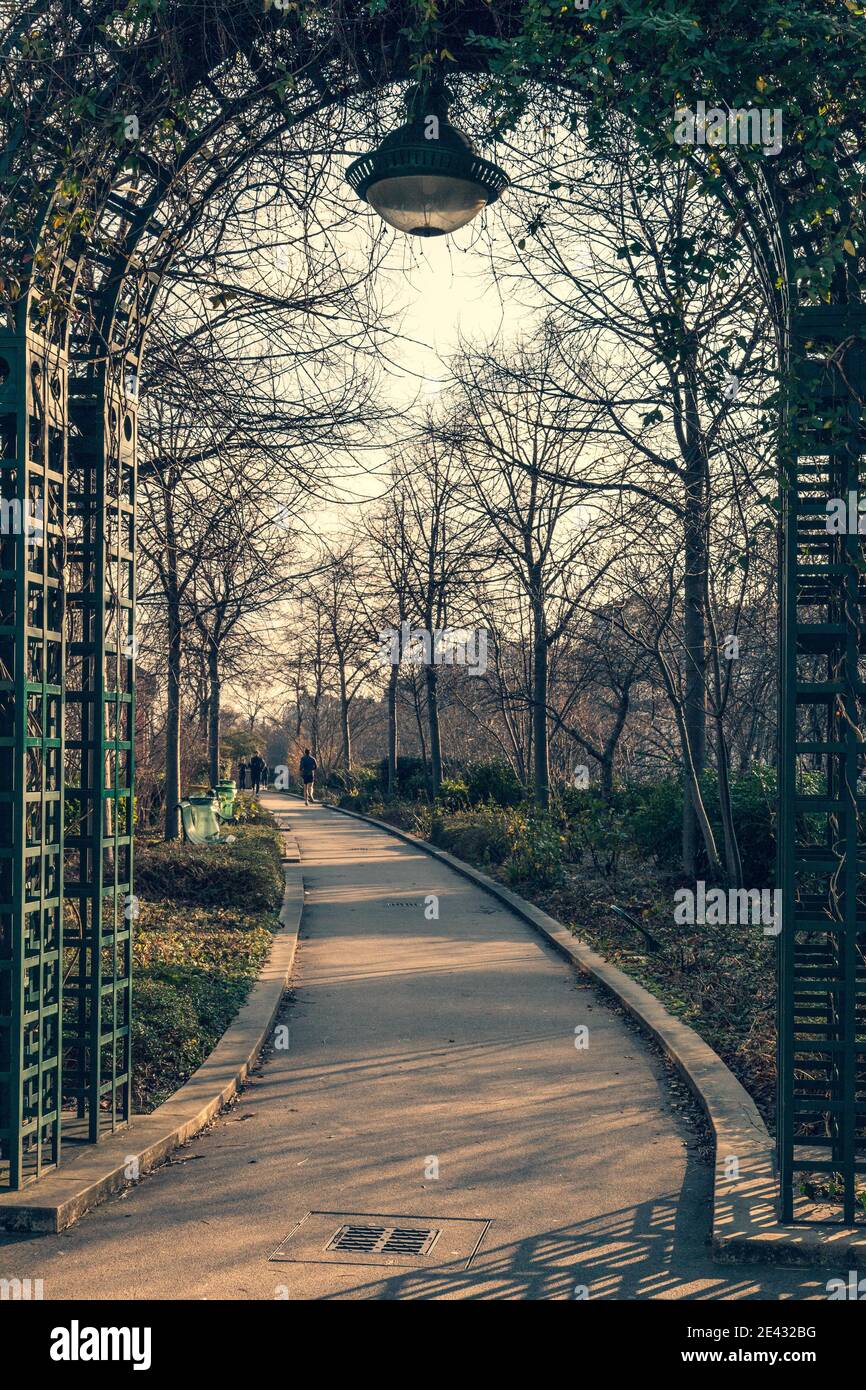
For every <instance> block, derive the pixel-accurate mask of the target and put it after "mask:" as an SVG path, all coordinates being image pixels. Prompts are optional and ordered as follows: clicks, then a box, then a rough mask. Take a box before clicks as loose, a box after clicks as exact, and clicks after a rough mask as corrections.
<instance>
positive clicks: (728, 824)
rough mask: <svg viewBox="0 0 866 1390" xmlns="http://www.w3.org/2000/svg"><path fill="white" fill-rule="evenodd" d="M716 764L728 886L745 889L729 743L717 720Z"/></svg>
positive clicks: (720, 723) (719, 721)
mask: <svg viewBox="0 0 866 1390" xmlns="http://www.w3.org/2000/svg"><path fill="white" fill-rule="evenodd" d="M715 722H716V763H717V766H718V774H719V806H720V808H721V813H722V829H723V831H724V837H725V867H726V869H727V873H728V885H729V887H731V888H743V887H744V886H745V885H744V884H743V864H742V860H741V858H740V846H739V844H738V843H737V832H736V829H735V827H734V811H733V807H732V805H731V779H730V759H729V756H728V743H727V739H726V738H725V731H724V728H723V726H722V720H721V719H720V718H717V719H716V721H715Z"/></svg>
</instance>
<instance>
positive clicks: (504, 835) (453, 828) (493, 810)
mask: <svg viewBox="0 0 866 1390" xmlns="http://www.w3.org/2000/svg"><path fill="white" fill-rule="evenodd" d="M428 834H429V838H430V839H431V840H432V841H433V843H434V844H437V845H441V847H442V848H443V849H448V850H451V852H452V853H453V854H456V855H457V857H458V859H466V860H468V861H469V862H470V863H475V864H502V863H504V861H505V860H506V859H507V857H508V853H509V850H510V840H509V836H508V825H507V821H506V816H505V812H504V811H502V810H500V809H499V808H497V807H493V806H478V807H476V808H475V809H474V810H472V811H457V812H455V813H454V814H452V815H450V816H447V817H445V816H438V815H434V816H433V817H432V818H431V824H430V829H429V832H428Z"/></svg>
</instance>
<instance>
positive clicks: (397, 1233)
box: [325, 1225, 439, 1255]
mask: <svg viewBox="0 0 866 1390" xmlns="http://www.w3.org/2000/svg"><path fill="white" fill-rule="evenodd" d="M438 1235H439V1232H438V1231H437V1230H436V1228H435V1227H432V1226H431V1227H428V1228H427V1229H425V1228H424V1227H423V1226H419V1227H412V1226H354V1225H352V1226H341V1227H340V1229H339V1231H337V1233H336V1235H334V1236H333V1237H332V1238H331V1239H330V1240H329V1241H328V1244H327V1245H326V1246H325V1249H326V1250H353V1251H354V1252H355V1254H356V1255H361V1254H363V1255H374V1254H375V1255H426V1254H427V1253H428V1251H430V1250H432V1249H433V1246H434V1245H435V1244H436V1240H437V1238H438Z"/></svg>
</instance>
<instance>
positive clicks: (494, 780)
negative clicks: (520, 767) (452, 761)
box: [466, 762, 524, 806]
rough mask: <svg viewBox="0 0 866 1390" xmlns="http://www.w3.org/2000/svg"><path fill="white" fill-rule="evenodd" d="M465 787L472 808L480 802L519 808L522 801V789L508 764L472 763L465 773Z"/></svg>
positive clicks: (515, 774)
mask: <svg viewBox="0 0 866 1390" xmlns="http://www.w3.org/2000/svg"><path fill="white" fill-rule="evenodd" d="M466 785H467V788H468V790H469V800H470V801H471V802H472V804H473V806H475V805H477V804H478V803H479V802H481V801H492V802H494V803H495V805H497V806H519V805H520V803H521V801H522V800H523V795H524V792H523V787H522V786H521V785H520V782H519V781H518V778H517V773H516V772H515V771H514V768H513V767H512V766H511V765H510V763H503V762H490V763H473V764H472V765H471V767H470V768H469V769H468V771H467V773H466Z"/></svg>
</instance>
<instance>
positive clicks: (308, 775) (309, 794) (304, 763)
mask: <svg viewBox="0 0 866 1390" xmlns="http://www.w3.org/2000/svg"><path fill="white" fill-rule="evenodd" d="M317 767H318V763H317V762H316V760H315V758H314V757H312V756H311V754H310V750H309V748H305V749H304V756H303V757H302V758H301V780H302V782H303V784H304V805H305V806H309V805H310V804H311V803H312V802H313V801H314V800H315V797H314V796H313V783H314V782H315V780H316V768H317Z"/></svg>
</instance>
